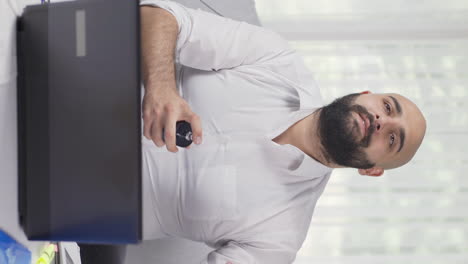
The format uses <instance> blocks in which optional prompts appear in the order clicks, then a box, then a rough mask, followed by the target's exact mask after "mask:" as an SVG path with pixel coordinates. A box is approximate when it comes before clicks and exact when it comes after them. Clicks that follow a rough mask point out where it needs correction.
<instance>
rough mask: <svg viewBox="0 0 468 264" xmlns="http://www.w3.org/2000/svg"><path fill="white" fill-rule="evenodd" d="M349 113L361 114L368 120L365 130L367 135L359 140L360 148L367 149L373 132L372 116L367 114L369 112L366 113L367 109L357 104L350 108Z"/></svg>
mask: <svg viewBox="0 0 468 264" xmlns="http://www.w3.org/2000/svg"><path fill="white" fill-rule="evenodd" d="M351 111H354V112H356V113H357V114H362V115H364V116H365V117H366V118H367V119H369V128H368V129H367V135H366V136H365V137H364V138H363V139H362V140H361V142H360V144H359V145H360V146H361V147H365V148H367V147H368V146H369V144H370V141H371V139H372V135H373V134H374V132H375V124H374V121H375V120H374V116H373V115H372V114H371V113H369V111H367V108H365V107H364V106H362V105H358V104H356V105H353V106H351Z"/></svg>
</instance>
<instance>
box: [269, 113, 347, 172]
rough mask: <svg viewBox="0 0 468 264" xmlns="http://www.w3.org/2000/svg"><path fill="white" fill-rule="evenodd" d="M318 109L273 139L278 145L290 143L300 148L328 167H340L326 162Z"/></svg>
mask: <svg viewBox="0 0 468 264" xmlns="http://www.w3.org/2000/svg"><path fill="white" fill-rule="evenodd" d="M319 115H320V110H318V111H315V112H314V113H312V114H310V115H308V116H307V117H305V118H303V119H301V120H299V121H298V122H296V123H294V124H293V125H292V126H290V127H289V128H288V129H287V130H286V131H284V132H283V133H282V134H281V135H279V136H278V137H276V138H275V139H273V141H275V142H277V143H278V144H280V145H284V144H290V145H293V146H295V147H297V148H298V149H300V150H302V152H304V153H305V154H307V155H308V156H309V157H311V158H313V159H315V160H316V161H318V162H320V163H322V164H323V165H325V166H327V167H330V168H340V166H339V165H337V164H335V163H332V162H328V161H327V160H326V158H325V156H324V154H323V151H322V149H323V148H322V145H321V143H320V135H319V132H318V129H319V125H318V120H319Z"/></svg>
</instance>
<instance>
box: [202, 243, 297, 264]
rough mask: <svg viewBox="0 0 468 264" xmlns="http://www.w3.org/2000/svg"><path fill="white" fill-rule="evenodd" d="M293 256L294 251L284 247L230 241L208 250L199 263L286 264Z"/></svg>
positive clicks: (292, 259)
mask: <svg viewBox="0 0 468 264" xmlns="http://www.w3.org/2000/svg"><path fill="white" fill-rule="evenodd" d="M295 256H296V253H295V252H294V253H293V252H289V251H286V250H284V249H274V248H270V249H267V248H262V247H258V246H253V245H247V244H241V243H238V242H235V241H230V242H229V243H228V244H226V245H225V246H224V247H221V248H219V249H217V250H215V251H212V252H210V253H209V254H208V256H207V258H206V260H203V262H202V263H201V264H262V263H268V264H288V263H292V262H293V261H294V259H295Z"/></svg>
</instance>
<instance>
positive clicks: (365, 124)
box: [358, 114, 370, 138]
mask: <svg viewBox="0 0 468 264" xmlns="http://www.w3.org/2000/svg"><path fill="white" fill-rule="evenodd" d="M358 123H359V127H360V129H361V135H362V138H365V137H366V136H367V133H368V131H369V126H370V122H369V119H368V118H367V117H366V116H364V115H363V114H359V120H358Z"/></svg>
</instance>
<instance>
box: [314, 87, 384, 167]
mask: <svg viewBox="0 0 468 264" xmlns="http://www.w3.org/2000/svg"><path fill="white" fill-rule="evenodd" d="M359 95H360V94H350V95H346V96H343V97H341V98H338V99H336V100H335V101H333V102H332V103H331V104H329V105H326V106H324V107H323V108H321V109H320V116H319V121H318V126H319V135H320V142H321V144H322V147H323V154H324V156H325V158H326V159H327V161H328V162H335V163H336V164H338V165H341V166H345V167H352V168H359V169H369V168H372V167H374V166H375V164H374V163H372V162H371V161H369V159H368V157H367V154H366V153H365V152H364V148H366V147H368V146H369V143H370V140H371V136H372V134H373V132H374V130H375V127H374V126H373V123H374V117H373V116H372V115H371V114H370V113H369V112H368V111H367V109H366V108H365V107H363V106H361V105H355V104H354V101H355V100H356V98H357V96H359ZM352 112H355V113H357V114H362V115H363V116H366V117H367V118H368V119H369V122H370V126H369V129H368V133H367V135H366V136H365V137H364V138H363V139H362V140H358V136H359V135H361V134H360V133H359V132H358V131H359V130H360V126H359V124H358V122H357V121H356V120H355V119H354V118H353V116H352V115H351V113H352ZM356 130H358V131H356Z"/></svg>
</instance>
